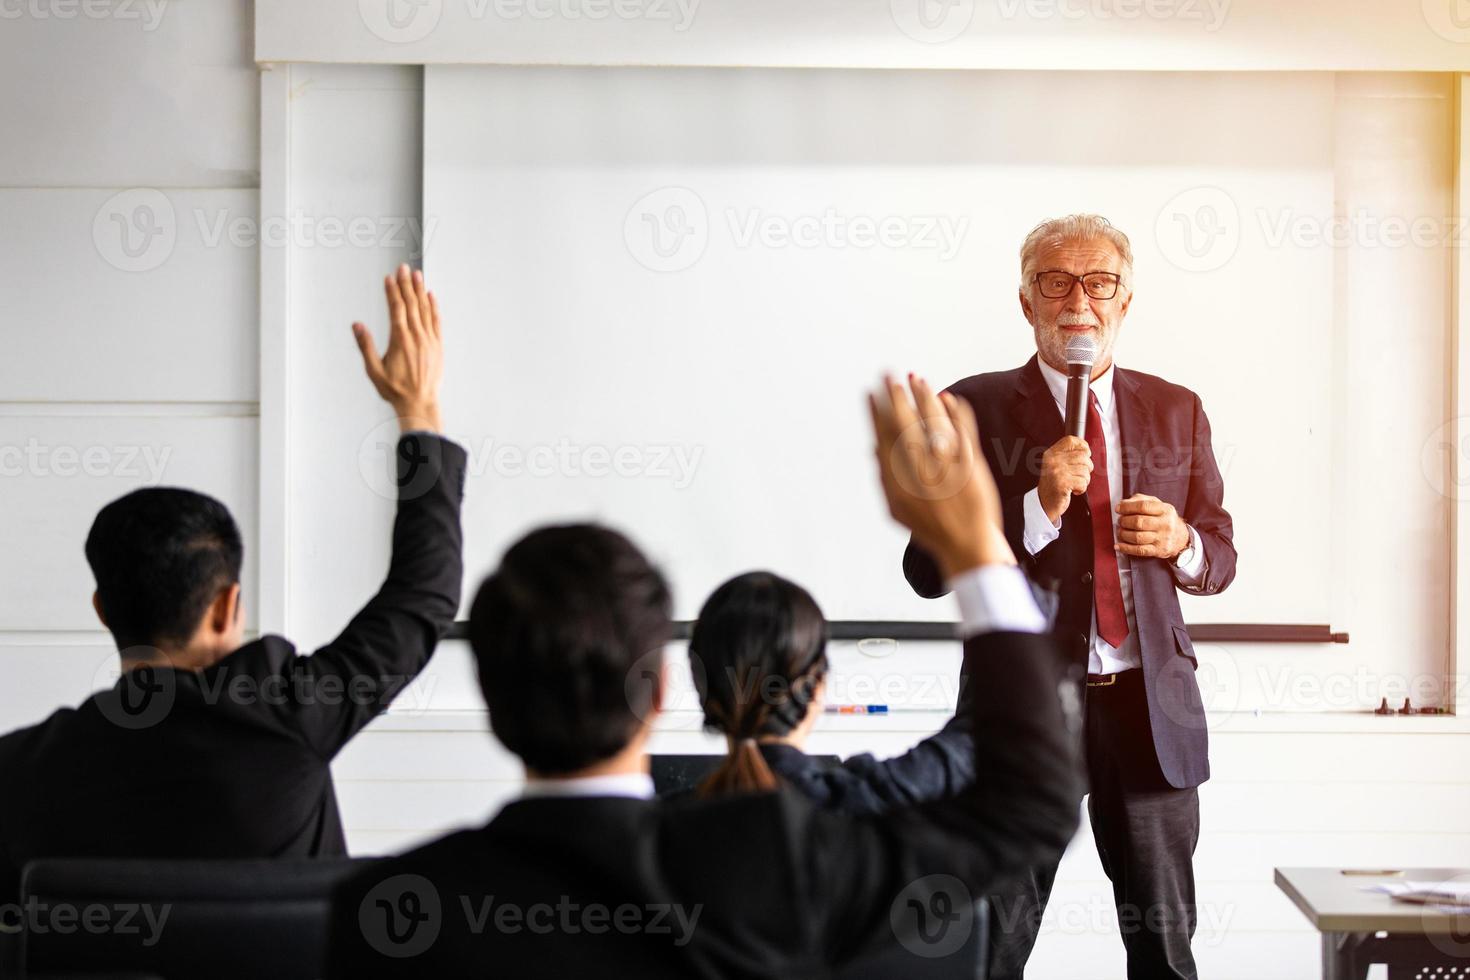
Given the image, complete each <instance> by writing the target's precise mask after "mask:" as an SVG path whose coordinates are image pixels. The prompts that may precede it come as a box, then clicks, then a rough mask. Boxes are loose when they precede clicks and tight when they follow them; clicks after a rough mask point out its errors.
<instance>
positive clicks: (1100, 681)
mask: <svg viewBox="0 0 1470 980" xmlns="http://www.w3.org/2000/svg"><path fill="white" fill-rule="evenodd" d="M1137 673H1138V669H1137V668H1135V667H1130V668H1129V669H1127V670H1120V671H1118V672H1117V673H1116V674H1088V675H1087V686H1088V687H1112V686H1113V685H1114V684H1117V683H1118V682H1119V681H1120V680H1123V679H1124V677H1125V675H1127V674H1137ZM1130 679H1131V678H1130Z"/></svg>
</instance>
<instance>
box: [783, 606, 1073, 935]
mask: <svg viewBox="0 0 1470 980" xmlns="http://www.w3.org/2000/svg"><path fill="white" fill-rule="evenodd" d="M966 648H967V657H968V659H969V660H970V662H971V664H972V665H973V668H974V669H975V670H976V671H979V672H982V673H983V678H984V680H983V682H982V681H980V680H977V681H975V682H974V683H972V684H970V685H969V691H968V692H967V694H968V696H969V697H970V698H971V699H972V700H971V703H972V719H973V721H972V735H973V738H974V753H975V778H974V780H973V781H972V782H971V783H970V785H969V786H968V787H967V788H966V789H965V790H964V791H963V792H961V793H960V794H959V795H958V796H956V797H954V798H952V799H949V800H942V801H936V802H932V803H927V804H924V805H923V806H920V807H915V808H910V809H904V810H897V811H894V812H892V813H890V814H887V815H884V816H882V817H879V818H877V819H874V820H870V821H852V820H844V819H843V818H842V817H840V816H837V815H834V814H831V813H823V812H816V811H813V812H810V813H807V814H805V815H804V817H803V822H804V827H803V828H802V830H803V832H804V837H805V840H804V842H803V843H804V844H805V847H804V848H803V850H804V851H805V853H806V855H807V858H808V863H807V876H806V881H807V884H808V886H809V888H810V902H811V906H810V907H811V908H813V909H820V910H822V912H823V914H824V916H825V917H824V919H823V921H824V923H825V928H826V930H827V931H826V941H827V943H828V944H829V945H828V954H829V960H831V961H835V962H840V961H842V960H845V959H848V958H850V957H852V956H853V955H856V954H857V953H859V952H861V951H862V950H864V949H866V948H869V947H871V946H875V945H878V944H881V943H884V942H887V941H891V939H892V938H893V937H894V932H893V928H894V927H893V924H892V922H891V918H890V912H891V910H892V908H893V906H894V903H895V902H907V901H908V900H909V899H911V898H912V899H916V900H918V901H920V902H921V904H922V903H923V901H924V900H925V898H924V896H925V895H926V894H929V893H931V892H932V891H933V890H935V889H940V888H947V889H949V890H950V891H953V890H954V889H955V888H956V887H958V888H962V889H964V891H965V895H964V896H958V897H960V898H963V897H966V896H975V897H978V896H980V895H983V894H985V892H986V891H987V890H988V889H990V888H991V887H992V886H994V885H995V884H996V883H997V882H998V881H999V880H1000V879H1001V878H1002V877H1003V876H1004V875H1006V874H1008V873H1011V872H1014V871H1017V870H1020V869H1022V868H1025V867H1029V866H1032V865H1035V864H1039V863H1043V862H1047V861H1051V860H1054V859H1055V858H1056V857H1057V856H1058V855H1059V854H1060V853H1061V852H1062V850H1063V849H1065V847H1066V846H1067V842H1068V841H1070V840H1071V838H1072V834H1073V832H1074V831H1075V830H1076V828H1077V822H1078V813H1079V806H1080V803H1081V799H1082V793H1083V778H1082V769H1081V761H1080V754H1079V746H1080V738H1079V735H1078V732H1079V727H1080V725H1081V711H1080V706H1079V704H1078V698H1077V695H1076V691H1077V684H1076V679H1075V678H1069V675H1068V672H1069V670H1071V669H1072V668H1070V667H1069V666H1068V665H1067V663H1066V661H1065V658H1064V657H1063V656H1062V654H1061V652H1060V651H1059V650H1058V648H1057V646H1056V643H1055V642H1054V641H1053V640H1052V639H1051V638H1050V637H1049V636H1046V635H1037V634H1030V633H989V634H983V635H981V636H977V637H974V638H972V639H970V640H968V641H967V643H966ZM930 876H947V878H945V879H938V878H936V879H934V880H927V879H930ZM956 897H957V896H955V895H953V894H951V895H950V896H949V898H951V899H954V898H956ZM898 919H899V920H900V921H902V920H903V919H904V917H903V916H901V915H900V916H899V917H898Z"/></svg>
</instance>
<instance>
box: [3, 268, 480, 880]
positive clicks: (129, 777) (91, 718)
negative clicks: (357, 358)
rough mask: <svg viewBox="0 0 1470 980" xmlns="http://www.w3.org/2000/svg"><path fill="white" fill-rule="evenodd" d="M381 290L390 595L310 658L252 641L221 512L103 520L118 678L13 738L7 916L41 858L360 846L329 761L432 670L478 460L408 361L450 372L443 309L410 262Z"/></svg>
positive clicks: (163, 494)
mask: <svg viewBox="0 0 1470 980" xmlns="http://www.w3.org/2000/svg"><path fill="white" fill-rule="evenodd" d="M385 288H386V289H387V290H389V291H390V297H389V299H390V302H389V306H390V316H391V319H392V322H393V339H392V342H391V343H390V346H389V348H388V350H387V352H386V353H385V355H384V357H383V358H381V359H379V358H378V356H377V353H376V350H375V349H372V345H371V343H370V341H369V340H368V339H367V338H366V336H365V328H362V327H361V326H360V325H359V326H358V341H359V344H360V345H361V346H362V347H363V356H364V359H365V362H366V364H367V366H368V374H369V377H370V378H371V379H372V380H373V382H374V384H375V385H376V386H377V387H378V389H379V391H380V393H382V394H383V395H384V397H385V398H386V399H387V400H388V401H389V402H390V403H391V404H393V406H394V408H395V409H396V410H397V411H398V414H399V417H400V419H411V421H408V422H403V423H401V424H402V426H403V428H404V429H405V431H410V430H411V434H409V435H405V436H404V438H403V439H402V441H401V442H400V444H399V447H398V456H399V478H400V488H401V495H400V501H399V508H398V516H397V520H396V522H395V525H394V531H393V558H392V562H391V566H390V569H389V572H388V576H387V580H386V581H385V582H384V584H383V586H382V588H381V589H380V590H379V592H378V593H377V595H376V596H374V597H373V599H372V600H371V601H370V602H369V603H368V604H367V605H366V606H365V607H364V608H363V609H362V610H361V611H360V612H359V613H358V614H357V615H356V616H355V617H354V618H353V620H352V622H351V623H350V624H349V625H348V626H347V628H346V629H345V630H344V631H343V633H342V634H341V635H340V636H339V637H338V638H337V639H336V640H334V641H333V642H332V643H330V644H329V645H327V646H326V647H324V648H322V649H321V650H319V651H318V652H316V653H315V654H313V655H312V656H310V657H298V656H297V655H296V650H295V648H294V647H293V646H292V645H291V643H290V642H288V641H287V640H285V639H283V638H281V637H279V636H265V637H261V638H260V639H257V640H255V641H253V642H250V643H242V641H243V639H244V637H243V633H244V613H243V603H242V599H241V585H240V567H241V562H242V555H243V545H242V542H241V539H240V533H239V530H238V528H237V527H236V524H235V521H234V519H233V518H232V517H231V515H230V513H229V511H228V510H227V509H226V508H225V507H224V505H223V504H221V503H219V502H218V501H216V500H213V499H212V498H210V497H207V496H204V495H203V494H199V493H194V492H192V491H188V490H181V489H173V488H150V489H144V490H139V491H136V492H134V493H131V494H128V495H127V496H125V497H122V498H120V499H118V500H116V501H114V502H112V503H111V504H109V505H107V506H106V507H104V508H103V509H102V511H101V512H100V513H99V514H98V515H97V518H96V520H95V522H94V523H93V526H92V529H91V532H90V534H89V535H88V537H87V543H86V554H87V559H88V562H89V563H90V565H91V566H92V570H93V574H94V576H95V577H96V582H97V590H96V593H95V595H94V597H93V603H94V605H95V607H96V610H97V613H98V616H99V617H100V618H101V619H102V621H103V623H104V624H105V625H106V626H107V628H108V629H109V630H110V631H111V632H112V634H113V637H114V639H115V640H116V642H117V646H118V650H119V657H120V658H121V662H122V676H121V677H120V678H119V680H118V682H117V684H116V686H114V687H113V688H112V689H110V690H106V691H101V692H99V693H97V694H95V695H93V696H92V697H90V698H88V699H87V700H86V701H85V702H83V703H82V704H81V705H80V706H78V707H77V708H75V709H71V708H66V709H61V710H58V711H57V712H55V713H54V714H52V715H51V716H50V717H49V718H48V719H47V720H45V721H44V722H42V723H41V724H39V725H35V726H33V727H30V728H26V729H22V730H20V731H18V732H14V733H12V734H10V735H7V736H5V737H4V738H0V784H3V786H4V791H3V795H0V903H4V902H6V901H9V900H11V899H13V897H14V896H15V895H16V893H17V889H18V885H19V875H20V872H21V869H22V868H23V867H24V865H25V864H26V863H27V862H28V861H30V860H32V859H34V858H38V857H98V856H106V857H220V858H228V857H287V856H295V857H304V856H320V855H340V854H344V853H346V847H345V841H344V838H343V831H342V822H341V818H340V816H339V814H338V810H337V801H336V796H335V793H334V791H333V787H332V779H331V772H330V768H329V765H330V762H331V760H332V757H333V756H334V755H336V753H337V752H338V750H340V749H341V748H342V746H343V745H344V744H345V743H346V742H347V740H348V739H350V738H351V737H352V736H353V735H354V734H356V733H357V732H358V731H359V730H360V729H361V728H362V727H363V726H364V725H366V724H367V723H368V722H369V721H370V720H371V719H372V718H373V717H374V716H376V715H377V714H378V713H379V712H380V711H381V710H382V709H383V708H385V707H386V706H387V705H388V703H389V702H390V701H391V700H392V698H393V697H394V696H396V695H397V694H398V693H399V691H401V690H402V688H403V687H404V686H406V685H407V684H408V682H409V681H411V680H412V679H413V677H414V676H415V675H417V673H418V672H419V671H420V670H422V669H423V666H424V664H425V663H427V661H428V658H429V656H430V654H431V653H432V652H433V650H434V647H435V645H436V644H437V642H438V640H439V638H440V637H441V636H442V635H443V633H444V632H445V631H446V630H447V629H448V627H449V626H450V624H451V623H452V621H453V617H454V613H455V611H456V608H457V606H458V597H459V590H460V580H461V575H462V568H461V558H460V545H461V541H460V528H459V506H460V496H461V492H462V485H463V479H464V453H463V451H462V450H460V449H459V448H458V447H457V446H455V445H453V444H452V443H449V442H446V441H444V440H443V439H442V438H441V437H440V436H438V435H437V434H436V432H437V429H438V427H439V423H438V409H437V389H438V377H437V373H432V372H431V374H430V375H422V376H420V375H419V374H418V373H416V372H414V371H408V370H405V365H404V363H403V362H404V354H403V352H404V350H405V348H411V349H414V350H417V351H419V352H421V353H426V354H427V355H428V356H429V358H430V359H431V360H435V361H437V358H438V353H437V352H438V350H439V339H438V334H439V326H438V324H437V315H436V314H435V313H434V312H433V305H432V304H431V302H430V301H429V299H428V296H427V293H426V292H425V290H424V287H423V280H422V277H421V276H417V275H414V276H410V274H409V272H408V270H407V269H406V268H404V269H401V270H400V273H399V278H398V279H397V280H394V279H391V278H390V279H389V280H388V281H387V282H386V283H385ZM395 293H396V294H397V295H396V296H395V295H393V294H395ZM410 304H411V305H413V306H414V307H416V310H415V311H414V313H413V315H412V316H411V317H410V315H409V313H408V312H407V310H408V306H409V305H410ZM410 320H412V321H413V322H410ZM426 321H427V322H426ZM419 364H420V365H421V364H422V361H420V362H419ZM385 387H386V390H385Z"/></svg>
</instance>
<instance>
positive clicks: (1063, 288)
mask: <svg viewBox="0 0 1470 980" xmlns="http://www.w3.org/2000/svg"><path fill="white" fill-rule="evenodd" d="M1132 299H1133V253H1132V248H1131V247H1130V246H1129V243H1128V238H1127V236H1126V235H1124V234H1123V233H1122V232H1121V231H1119V230H1118V229H1117V228H1114V227H1113V226H1112V225H1111V224H1109V223H1108V222H1107V221H1106V220H1105V219H1103V218H1101V217H1098V216H1096V215H1070V216H1068V217H1065V218H1057V219H1053V220H1050V221H1045V222H1043V223H1042V224H1040V225H1038V226H1037V227H1036V229H1035V230H1034V231H1032V232H1031V234H1030V235H1028V236H1027V238H1026V241H1025V243H1024V244H1023V245H1022V246H1021V286H1020V300H1021V310H1022V312H1023V313H1024V314H1025V316H1026V319H1027V321H1028V322H1030V324H1031V327H1032V330H1033V331H1034V333H1035V337H1036V351H1037V353H1036V356H1035V357H1033V358H1031V359H1030V360H1029V361H1027V362H1026V364H1025V365H1023V366H1022V367H1019V368H1016V369H1014V370H1009V371H996V372H991V373H988V374H977V375H973V376H971V377H968V378H965V379H964V380H962V381H958V382H956V383H955V384H954V385H952V386H951V387H950V388H949V390H950V391H952V392H953V393H955V394H956V395H959V396H962V397H963V398H965V399H966V400H968V401H969V402H970V404H971V405H972V406H973V407H974V409H975V415H976V417H977V419H978V420H979V431H980V442H981V448H982V450H983V451H984V453H985V456H986V459H987V461H988V462H989V463H990V467H991V469H992V470H993V471H994V473H995V477H996V480H997V482H998V483H999V487H1000V492H1001V496H1002V498H1003V500H1004V518H1005V531H1006V536H1007V537H1008V538H1009V539H1010V542H1011V547H1012V548H1013V549H1014V550H1015V552H1016V554H1017V555H1019V556H1022V560H1023V562H1025V563H1026V565H1027V567H1028V570H1029V571H1030V572H1031V574H1032V576H1033V578H1035V579H1036V580H1037V581H1039V582H1041V583H1043V584H1044V585H1047V586H1050V587H1053V588H1055V589H1056V591H1057V597H1058V604H1057V615H1056V626H1055V628H1056V631H1057V633H1058V634H1059V635H1060V636H1061V637H1062V638H1063V639H1064V640H1065V641H1067V642H1069V643H1070V644H1071V645H1072V649H1073V650H1075V655H1076V657H1077V659H1078V661H1079V662H1081V661H1084V660H1085V661H1086V664H1087V689H1086V708H1087V712H1086V714H1087V723H1086V726H1085V729H1084V737H1085V739H1086V757H1087V767H1088V777H1089V787H1090V792H1089V796H1088V804H1087V809H1088V816H1089V818H1090V820H1091V823H1092V830H1093V836H1094V837H1095V839H1096V843H1097V851H1098V855H1099V857H1101V859H1102V864H1103V869H1104V870H1105V871H1106V872H1107V875H1108V877H1109V878H1110V879H1111V880H1112V883H1113V896H1114V901H1115V903H1116V905H1117V910H1118V922H1119V929H1120V931H1121V933H1122V938H1123V944H1124V947H1125V949H1126V950H1127V955H1128V976H1129V977H1130V978H1144V977H1147V978H1156V977H1195V976H1196V971H1195V965H1194V958H1193V955H1192V953H1191V951H1190V946H1189V944H1190V939H1191V938H1192V936H1193V935H1194V928H1195V921H1196V915H1195V894H1194V870H1193V863H1192V862H1193V856H1194V849H1195V844H1196V843H1197V841H1198V840H1199V796H1198V790H1197V787H1198V786H1199V784H1200V783H1202V782H1204V781H1205V780H1206V779H1207V778H1209V775H1210V764H1209V755H1208V746H1207V732H1206V728H1205V716H1204V707H1203V704H1202V702H1201V699H1200V692H1199V685H1198V684H1197V683H1196V682H1195V679H1194V673H1193V671H1194V668H1195V667H1196V666H1197V663H1196V660H1195V655H1194V648H1193V646H1192V645H1191V643H1190V638H1189V633H1188V631H1187V630H1186V628H1185V625H1184V620H1183V617H1182V616H1181V614H1180V610H1179V597H1178V590H1183V591H1185V592H1189V593H1191V594H1194V595H1213V594H1214V593H1216V592H1219V591H1221V590H1223V589H1224V588H1225V587H1226V586H1228V585H1229V584H1230V582H1231V580H1232V579H1233V578H1234V577H1235V547H1234V544H1233V543H1232V530H1231V522H1230V515H1229V514H1228V513H1226V512H1225V509H1224V507H1223V506H1222V501H1223V497H1224V484H1223V481H1222V479H1221V477H1220V470H1219V467H1218V466H1217V465H1216V464H1215V456H1214V451H1213V450H1212V449H1211V446H1210V424H1209V421H1208V420H1207V419H1206V418H1205V411H1204V407H1203V406H1202V405H1201V404H1200V399H1199V397H1198V396H1197V395H1195V394H1194V392H1192V391H1190V390H1189V389H1187V388H1184V387H1181V386H1179V385H1176V384H1171V383H1170V382H1168V381H1165V380H1163V379H1162V378H1157V377H1154V376H1152V375H1148V374H1142V373H1140V372H1138V371H1129V370H1126V369H1123V368H1119V367H1116V366H1115V365H1114V363H1113V351H1114V347H1115V345H1116V343H1117V340H1118V334H1119V331H1120V330H1121V328H1122V325H1123V318H1124V317H1125V316H1126V315H1127V313H1128V305H1129V303H1130V302H1131V301H1132ZM1089 341H1090V343H1089ZM1069 344H1070V346H1071V348H1072V353H1073V357H1072V358H1071V360H1073V361H1076V360H1077V359H1078V358H1077V356H1076V352H1077V351H1078V350H1084V349H1088V348H1091V349H1093V350H1094V351H1095V356H1094V359H1093V363H1092V368H1091V371H1090V391H1088V392H1086V394H1085V396H1084V394H1083V392H1082V390H1081V386H1082V384H1083V383H1084V380H1085V379H1087V378H1088V372H1087V371H1086V369H1083V370H1082V371H1081V372H1080V373H1079V374H1078V377H1079V381H1078V382H1077V385H1078V388H1077V396H1078V397H1077V400H1076V402H1075V403H1074V404H1075V406H1076V407H1075V409H1074V411H1075V412H1076V419H1077V428H1078V429H1079V430H1081V431H1085V435H1084V436H1083V437H1078V436H1076V435H1068V434H1066V432H1065V429H1064V420H1065V417H1066V405H1067V383H1068V360H1069V358H1068V347H1069ZM1084 413H1085V426H1084V424H1083V418H1082V416H1083V414H1084ZM903 567H904V574H905V576H906V577H907V578H908V580H909V583H910V584H911V585H912V586H913V587H914V590H915V591H916V592H918V593H919V594H920V595H923V596H931V597H932V596H938V595H940V594H942V592H943V591H944V586H943V584H942V580H941V577H940V575H939V573H938V571H937V569H936V568H935V565H934V562H933V560H932V559H931V558H930V556H929V555H927V554H925V553H924V551H923V550H922V549H921V548H919V547H918V546H917V545H915V544H913V543H912V542H911V543H910V545H909V548H908V551H907V553H905V555H904V563H903ZM975 680H976V681H977V682H978V683H983V682H984V679H983V678H976V679H975ZM1055 873H1056V868H1055V866H1052V867H1047V868H1036V869H1033V871H1032V873H1031V875H1030V876H1029V878H1026V879H1023V880H1021V881H1018V882H1016V884H1015V888H1014V890H1013V891H1010V892H1006V893H1002V894H997V895H995V896H993V897H992V903H993V907H994V922H993V927H994V933H993V935H994V936H995V949H994V953H993V957H992V964H991V967H992V969H991V972H992V976H995V977H1002V978H1004V977H1008V976H1019V975H1020V973H1021V969H1022V967H1023V966H1024V964H1025V960H1026V957H1027V956H1028V955H1029V953H1030V950H1031V946H1032V945H1033V943H1034V942H1035V938H1036V930H1037V925H1038V922H1039V919H1040V916H1041V913H1042V911H1043V909H1044V908H1045V905H1046V899H1047V894H1048V892H1049V891H1050V888H1051V883H1052V879H1053V877H1054V876H1055Z"/></svg>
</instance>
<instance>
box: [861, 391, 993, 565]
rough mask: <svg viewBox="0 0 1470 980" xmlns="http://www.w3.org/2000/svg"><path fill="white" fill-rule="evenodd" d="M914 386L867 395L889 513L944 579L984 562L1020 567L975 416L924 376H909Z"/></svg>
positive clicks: (959, 401)
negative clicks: (1008, 537)
mask: <svg viewBox="0 0 1470 980" xmlns="http://www.w3.org/2000/svg"><path fill="white" fill-rule="evenodd" d="M909 384H910V387H911V388H912V389H913V397H912V399H911V398H910V397H909V392H907V391H905V390H904V388H903V386H902V385H901V384H899V383H898V382H896V381H894V380H893V379H892V378H886V379H885V381H884V385H883V387H882V388H881V389H880V390H879V391H877V392H875V393H874V394H872V395H870V396H869V397H868V405H869V408H870V409H871V411H872V415H873V433H874V435H875V436H876V438H877V443H878V444H877V454H878V474H879V478H880V480H881V481H882V484H883V495H884V497H885V498H886V499H887V501H888V512H889V513H890V514H892V515H893V518H894V520H896V521H898V522H899V523H900V524H902V525H904V526H905V527H907V528H908V529H909V530H910V531H912V532H913V534H914V538H915V540H916V541H918V543H919V544H921V545H922V546H923V547H924V548H925V549H926V550H927V551H928V552H929V553H930V554H932V555H933V556H934V558H935V560H936V561H937V562H938V563H939V568H940V571H941V572H942V573H943V574H944V576H945V577H946V578H953V577H954V576H955V575H956V574H958V573H960V572H963V571H966V570H968V569H971V568H974V567H976V566H979V565H995V564H1008V565H1014V564H1015V563H1016V557H1015V555H1014V554H1013V553H1012V552H1011V548H1010V545H1008V544H1007V543H1006V539H1005V533H1004V531H1003V530H1002V527H1001V519H1002V518H1001V505H1000V493H999V492H998V491H997V490H996V486H995V479H994V477H993V476H991V473H990V467H989V466H987V465H986V463H985V457H984V456H983V455H982V454H981V452H980V433H979V428H978V426H977V425H976V422H975V413H974V411H973V410H972V409H971V408H970V406H969V404H968V403H967V402H965V401H963V400H961V399H958V398H955V397H954V396H953V395H951V394H950V393H949V392H945V393H944V394H943V395H941V396H939V397H935V395H934V391H933V389H931V388H930V387H929V384H928V382H926V381H924V380H923V379H922V378H915V377H913V376H912V375H910V376H909Z"/></svg>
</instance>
